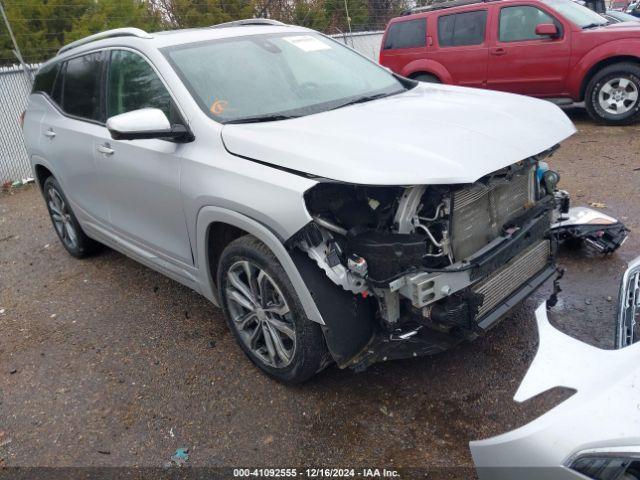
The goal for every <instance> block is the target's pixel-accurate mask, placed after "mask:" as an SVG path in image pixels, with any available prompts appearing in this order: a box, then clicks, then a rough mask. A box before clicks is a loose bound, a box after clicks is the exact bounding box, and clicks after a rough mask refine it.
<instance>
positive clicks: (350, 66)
mask: <svg viewBox="0 0 640 480" xmlns="http://www.w3.org/2000/svg"><path fill="white" fill-rule="evenodd" d="M408 34H411V32H408ZM574 131H575V130H574V127H573V125H572V123H571V122H570V121H569V119H568V118H567V117H566V116H565V115H564V114H563V113H562V112H561V111H560V110H559V109H558V108H557V107H555V106H554V105H552V104H550V103H546V102H543V101H540V100H534V99H531V98H526V97H521V96H516V95H510V94H504V93H496V92H490V91H480V90H473V89H467V88H461V87H454V86H445V85H427V84H418V83H417V82H414V81H412V80H408V79H406V78H403V77H399V76H397V75H394V74H392V73H390V72H389V71H387V70H386V69H384V68H382V67H381V66H379V65H378V64H376V63H375V62H372V61H370V60H368V59H367V58H365V57H363V56H361V55H359V54H358V53H356V52H354V51H353V50H351V49H349V48H347V47H345V46H343V45H342V44H339V43H337V42H335V41H334V40H332V39H330V38H328V37H325V36H323V35H321V34H319V33H317V32H314V31H311V30H308V29H305V28H301V27H295V26H289V25H284V24H280V23H278V22H272V21H261V20H249V21H240V22H233V23H231V24H223V25H217V26H214V27H210V28H197V29H189V30H180V31H173V32H159V33H153V34H148V33H146V32H143V31H141V30H137V29H130V28H127V29H119V30H112V31H108V32H104V33H100V34H97V35H93V36H91V37H88V38H85V39H82V40H79V41H77V42H74V43H72V44H70V45H68V46H66V47H64V48H62V49H61V50H60V52H58V55H57V56H56V57H55V58H53V59H52V60H50V61H48V62H47V63H46V64H44V65H43V66H42V67H41V68H40V70H39V72H38V74H37V78H36V80H35V84H34V88H33V93H32V95H31V96H30V98H29V104H28V109H27V111H26V114H25V117H24V137H25V141H26V145H27V148H28V151H29V154H30V158H31V162H32V165H33V169H34V172H35V175H36V178H37V180H38V184H39V185H40V187H41V189H42V192H43V195H44V197H45V200H46V204H47V207H48V209H49V213H50V215H51V219H52V221H53V226H54V227H55V230H56V232H57V234H58V236H59V237H60V240H61V241H62V243H63V245H64V247H65V248H66V249H67V251H68V252H69V253H70V254H71V255H74V256H76V257H82V256H85V255H88V254H90V253H92V252H94V251H95V250H96V248H97V247H98V246H99V245H101V244H104V245H108V246H110V247H112V248H114V249H116V250H119V251H121V252H123V253H124V254H126V255H128V256H130V257H132V258H134V259H136V260H137V261H139V262H141V263H143V264H145V265H147V266H149V267H151V268H153V269H155V270H158V271H160V272H162V273H163V274H165V275H167V276H169V277H171V278H173V279H175V280H176V281H178V282H180V283H182V284H184V285H187V286H189V287H190V288H193V289H194V290H196V291H198V292H200V293H201V294H202V295H204V296H205V297H207V298H208V299H210V300H211V301H212V302H213V303H214V304H216V305H219V306H221V307H222V309H223V310H224V313H225V316H226V318H227V322H228V324H229V327H230V329H231V331H232V332H233V334H234V335H235V337H236V339H237V341H238V343H239V344H240V346H241V347H242V349H243V350H244V352H245V353H246V354H247V355H248V357H249V358H250V359H251V360H252V361H253V362H254V363H255V364H256V365H258V366H259V367H260V368H261V369H263V370H264V371H266V372H268V373H269V374H271V375H273V376H274V377H276V378H278V379H280V380H282V381H285V382H299V381H303V380H305V379H307V378H309V377H310V376H312V375H313V374H314V373H316V372H318V371H320V370H321V369H322V368H324V367H325V366H327V365H329V364H330V363H332V362H335V363H336V364H337V365H338V366H339V367H341V368H344V367H352V368H354V369H363V368H366V367H367V366H368V365H370V364H372V363H374V362H376V361H382V360H388V359H394V358H405V357H412V356H417V355H425V354H433V353H437V352H440V351H443V350H446V349H447V348H450V347H451V346H453V345H456V344H458V343H460V342H461V341H464V340H469V339H473V338H475V337H476V336H477V335H478V334H481V333H482V332H483V331H485V330H486V329H488V328H489V327H490V326H492V325H493V324H495V323H496V321H497V320H499V319H500V318H502V317H503V316H504V315H505V314H506V313H507V312H508V311H509V310H510V309H511V308H512V307H513V306H514V305H516V304H517V303H518V302H519V301H520V300H522V299H523V298H525V297H526V296H528V295H529V294H530V293H531V292H532V291H534V290H535V289H536V288H538V287H539V286H540V285H541V284H542V283H543V282H545V281H546V280H548V279H550V278H552V277H553V276H554V275H555V272H556V268H555V264H554V254H555V242H554V241H553V240H552V239H551V238H550V235H549V226H550V223H551V222H552V220H553V216H554V215H555V213H554V212H556V211H557V208H556V205H557V203H558V202H557V198H556V195H554V193H555V191H556V188H555V184H556V182H557V178H558V177H557V175H556V174H555V173H554V172H552V171H550V170H549V171H545V168H546V167H545V165H546V164H545V163H544V162H542V161H541V160H542V159H543V158H544V157H546V156H548V155H549V154H551V153H552V152H553V151H554V149H555V148H556V146H557V144H558V143H559V142H560V141H561V140H563V139H565V138H566V137H568V136H569V135H571V134H573V133H574Z"/></svg>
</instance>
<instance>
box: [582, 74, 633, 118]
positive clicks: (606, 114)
mask: <svg viewBox="0 0 640 480" xmlns="http://www.w3.org/2000/svg"><path fill="white" fill-rule="evenodd" d="M585 106H586V107H587V111H588V112H589V115H590V116H591V118H593V119H594V120H595V121H597V122H600V123H604V124H606V125H628V124H630V123H634V122H636V121H638V120H639V119H640V65H637V64H634V63H616V64H613V65H609V66H608V67H605V68H603V69H602V70H600V71H599V72H597V73H596V74H595V75H594V77H593V78H592V79H591V81H590V82H589V85H588V86H587V92H586V95H585Z"/></svg>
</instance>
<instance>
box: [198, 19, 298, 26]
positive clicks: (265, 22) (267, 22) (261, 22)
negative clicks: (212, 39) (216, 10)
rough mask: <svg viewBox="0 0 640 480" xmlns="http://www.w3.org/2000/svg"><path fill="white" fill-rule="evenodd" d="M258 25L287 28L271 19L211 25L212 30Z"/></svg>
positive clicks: (284, 24)
mask: <svg viewBox="0 0 640 480" xmlns="http://www.w3.org/2000/svg"><path fill="white" fill-rule="evenodd" d="M256 25H263V26H265V25H275V26H280V27H286V26H287V24H286V23H282V22H279V21H277V20H271V19H270V18H245V19H244V20H234V21H233V22H226V23H218V24H217V25H211V27H210V28H227V27H246V26H256Z"/></svg>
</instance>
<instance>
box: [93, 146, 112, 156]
mask: <svg viewBox="0 0 640 480" xmlns="http://www.w3.org/2000/svg"><path fill="white" fill-rule="evenodd" d="M96 149H97V150H98V151H99V152H100V153H104V154H105V155H113V152H114V150H113V148H111V147H110V145H109V144H108V143H105V144H104V145H98V146H97V147H96Z"/></svg>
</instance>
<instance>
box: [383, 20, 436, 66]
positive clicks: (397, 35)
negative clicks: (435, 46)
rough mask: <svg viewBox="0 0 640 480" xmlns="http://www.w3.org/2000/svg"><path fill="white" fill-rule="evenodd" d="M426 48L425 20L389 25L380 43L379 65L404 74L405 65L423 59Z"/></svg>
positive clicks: (404, 21) (405, 21)
mask: <svg viewBox="0 0 640 480" xmlns="http://www.w3.org/2000/svg"><path fill="white" fill-rule="evenodd" d="M426 46H427V20H426V18H424V17H422V18H417V19H414V20H403V21H399V22H394V23H391V24H390V25H389V28H387V33H386V35H385V37H384V39H383V42H382V49H381V53H380V63H381V64H382V65H384V66H385V67H388V68H390V69H391V70H393V71H394V72H396V73H399V74H404V73H406V72H404V68H405V67H406V66H407V65H409V64H410V63H411V62H413V61H414V60H420V59H423V58H425V56H426Z"/></svg>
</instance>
